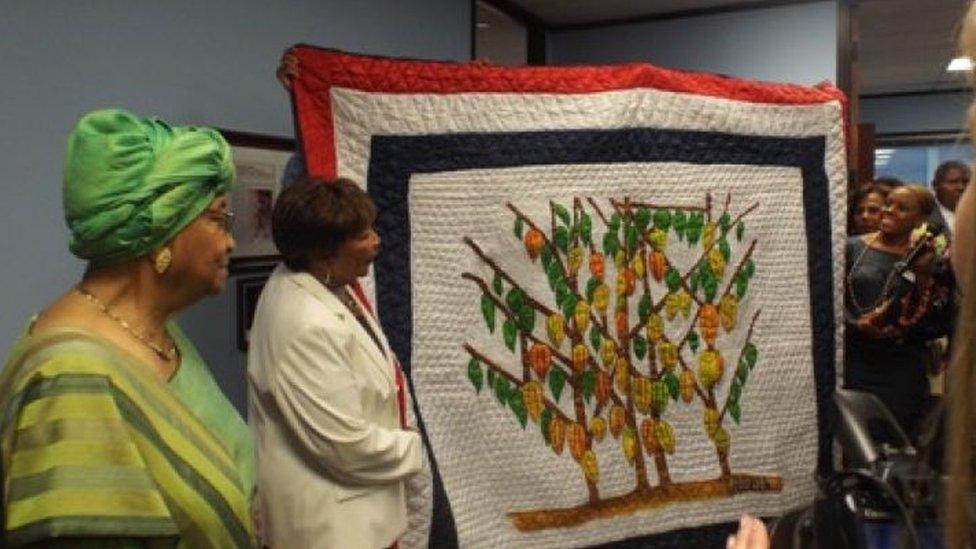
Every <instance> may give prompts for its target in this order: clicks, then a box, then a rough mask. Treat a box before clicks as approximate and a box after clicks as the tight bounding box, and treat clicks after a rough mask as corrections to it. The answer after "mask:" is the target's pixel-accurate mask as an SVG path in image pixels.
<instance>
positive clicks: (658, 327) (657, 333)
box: [647, 313, 664, 345]
mask: <svg viewBox="0 0 976 549" xmlns="http://www.w3.org/2000/svg"><path fill="white" fill-rule="evenodd" d="M663 337H664V319H663V318H661V315H659V314H657V313H651V316H649V317H647V340H648V341H650V342H651V343H652V344H654V345H657V344H658V343H660V342H661V339H662V338H663Z"/></svg>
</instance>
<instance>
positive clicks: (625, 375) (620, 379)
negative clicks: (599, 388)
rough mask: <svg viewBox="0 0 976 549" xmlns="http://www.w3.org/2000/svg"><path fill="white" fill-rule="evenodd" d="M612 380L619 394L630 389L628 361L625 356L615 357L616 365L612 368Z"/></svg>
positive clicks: (625, 392)
mask: <svg viewBox="0 0 976 549" xmlns="http://www.w3.org/2000/svg"><path fill="white" fill-rule="evenodd" d="M613 381H614V384H616V386H617V390H618V391H620V393H621V394H627V391H629V390H630V362H629V361H628V360H627V358H626V357H622V356H621V357H617V365H616V366H614V368H613Z"/></svg>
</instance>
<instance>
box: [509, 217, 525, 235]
mask: <svg viewBox="0 0 976 549" xmlns="http://www.w3.org/2000/svg"><path fill="white" fill-rule="evenodd" d="M524 230H525V224H524V223H523V222H522V218H521V217H516V218H515V228H514V229H513V231H512V232H514V233H515V238H518V239H519V240H521V239H522V232H523V231H524Z"/></svg>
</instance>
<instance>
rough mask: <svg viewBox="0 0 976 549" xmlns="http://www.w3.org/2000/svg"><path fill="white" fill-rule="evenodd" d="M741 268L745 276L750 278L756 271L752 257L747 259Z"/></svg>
mask: <svg viewBox="0 0 976 549" xmlns="http://www.w3.org/2000/svg"><path fill="white" fill-rule="evenodd" d="M742 269H743V271H744V272H745V273H746V276H747V277H749V278H752V275H753V274H755V272H756V264H755V263H753V262H752V258H750V259H747V260H746V262H745V264H744V265H743V266H742Z"/></svg>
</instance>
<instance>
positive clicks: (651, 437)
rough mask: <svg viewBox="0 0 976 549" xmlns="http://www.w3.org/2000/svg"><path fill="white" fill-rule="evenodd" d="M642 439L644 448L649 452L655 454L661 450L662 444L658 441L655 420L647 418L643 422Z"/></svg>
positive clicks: (651, 454)
mask: <svg viewBox="0 0 976 549" xmlns="http://www.w3.org/2000/svg"><path fill="white" fill-rule="evenodd" d="M640 433H641V441H643V442H644V450H646V451H647V454H648V455H650V456H653V455H654V454H656V453H657V452H660V451H661V444H660V443H659V442H658V441H657V434H655V432H654V420H653V419H651V418H647V419H645V420H644V421H642V422H641V428H640Z"/></svg>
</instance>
